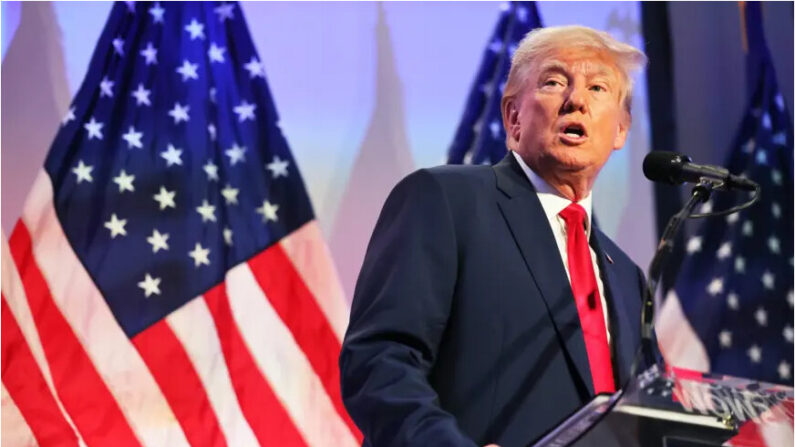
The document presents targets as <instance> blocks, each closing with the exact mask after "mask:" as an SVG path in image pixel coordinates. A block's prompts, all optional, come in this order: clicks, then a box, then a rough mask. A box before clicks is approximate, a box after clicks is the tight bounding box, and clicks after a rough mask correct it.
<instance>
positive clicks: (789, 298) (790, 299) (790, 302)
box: [787, 290, 795, 307]
mask: <svg viewBox="0 0 795 447" xmlns="http://www.w3.org/2000/svg"><path fill="white" fill-rule="evenodd" d="M793 301H795V300H793V298H792V290H790V291H789V292H787V304H789V307H792V305H793Z"/></svg>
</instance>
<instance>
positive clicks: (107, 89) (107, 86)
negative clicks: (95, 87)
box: [99, 76, 115, 98]
mask: <svg viewBox="0 0 795 447" xmlns="http://www.w3.org/2000/svg"><path fill="white" fill-rule="evenodd" d="M114 84H115V82H113V81H111V80H110V79H108V77H107V76H105V77H103V78H102V81H100V82H99V97H100V98H102V97H103V96H107V97H109V98H113V85H114Z"/></svg>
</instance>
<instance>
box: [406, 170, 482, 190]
mask: <svg viewBox="0 0 795 447" xmlns="http://www.w3.org/2000/svg"><path fill="white" fill-rule="evenodd" d="M428 180H431V181H434V182H436V183H438V184H439V185H440V186H441V187H442V188H443V189H449V188H453V190H457V189H460V188H467V187H468V188H472V187H483V186H489V185H494V184H495V175H494V168H492V167H491V166H489V165H441V166H434V167H431V168H422V169H418V170H416V171H414V172H413V173H411V174H409V175H408V176H406V177H405V178H404V179H403V180H402V181H403V182H405V181H415V182H416V181H418V182H422V181H428Z"/></svg>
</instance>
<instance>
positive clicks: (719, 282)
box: [707, 278, 723, 296]
mask: <svg viewBox="0 0 795 447" xmlns="http://www.w3.org/2000/svg"><path fill="white" fill-rule="evenodd" d="M707 292H709V294H710V295H712V296H716V295H718V294H719V293H721V292H723V278H713V279H712V281H710V283H709V285H708V286H707Z"/></svg>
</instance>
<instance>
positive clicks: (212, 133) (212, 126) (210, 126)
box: [207, 123, 216, 141]
mask: <svg viewBox="0 0 795 447" xmlns="http://www.w3.org/2000/svg"><path fill="white" fill-rule="evenodd" d="M207 132H208V133H209V134H210V140H212V141H215V136H216V130H215V124H213V123H210V124H208V125H207Z"/></svg>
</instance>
